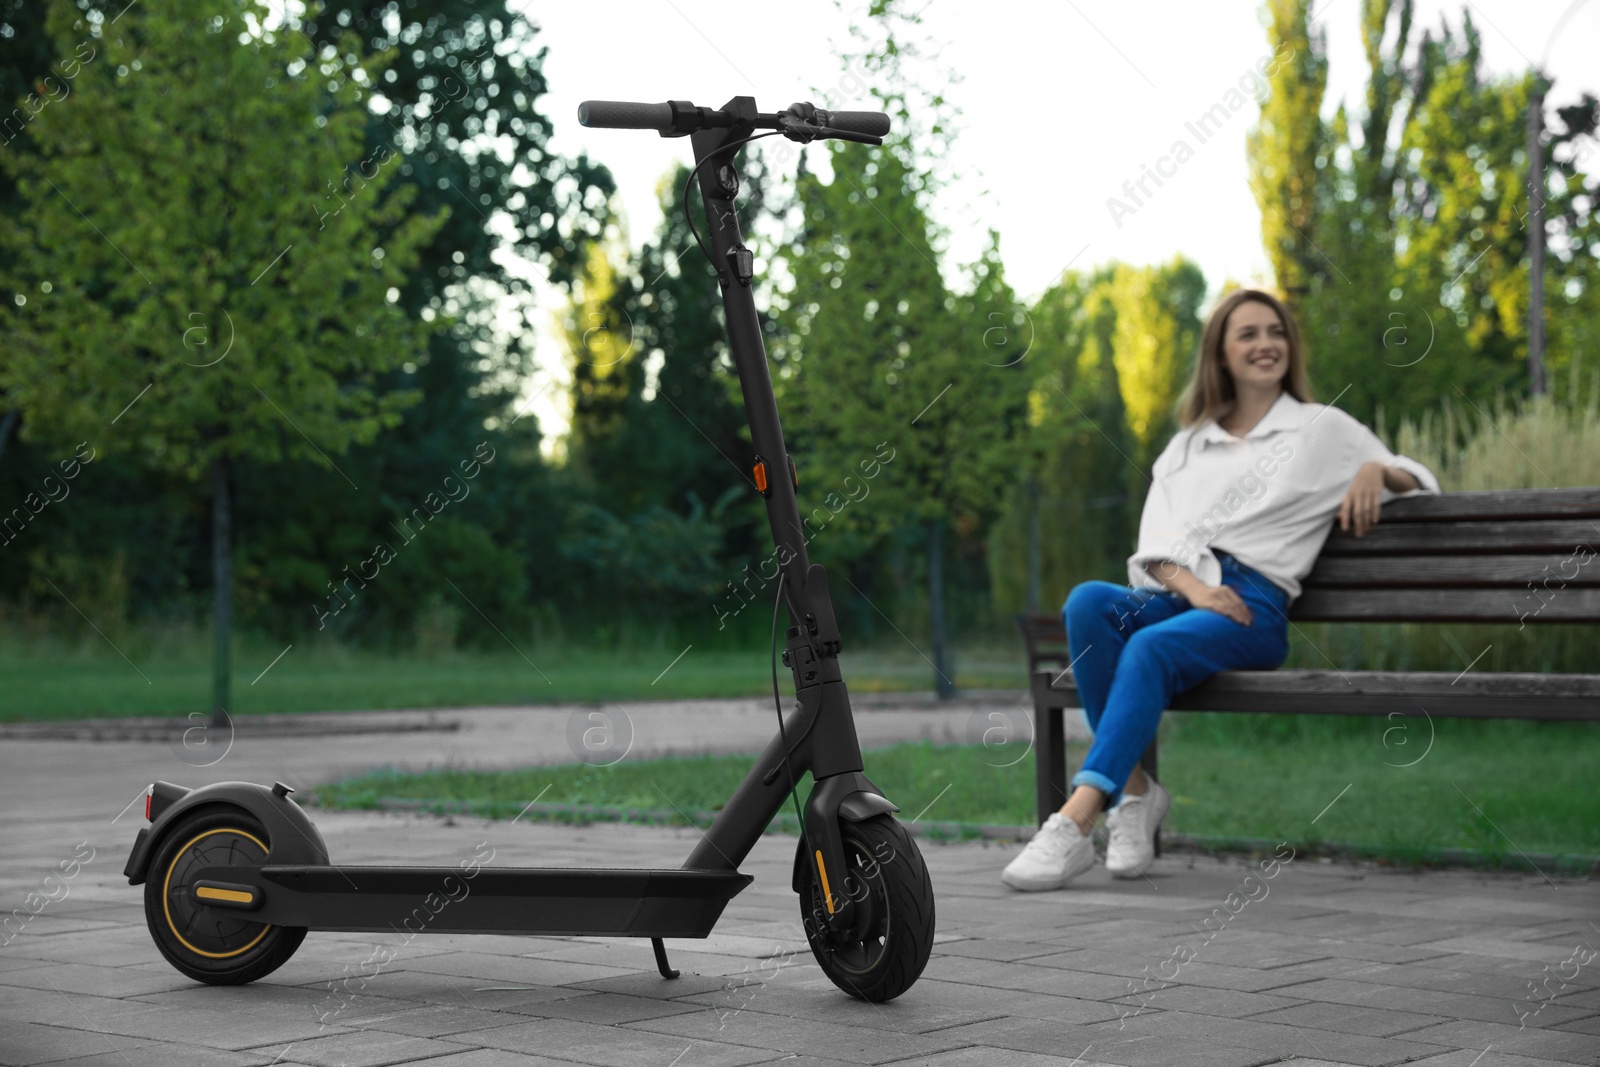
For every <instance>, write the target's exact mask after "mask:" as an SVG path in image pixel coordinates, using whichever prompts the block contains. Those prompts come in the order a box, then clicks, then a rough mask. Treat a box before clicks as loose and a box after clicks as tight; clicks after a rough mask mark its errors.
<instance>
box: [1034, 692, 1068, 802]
mask: <svg viewBox="0 0 1600 1067" xmlns="http://www.w3.org/2000/svg"><path fill="white" fill-rule="evenodd" d="M1034 717H1035V718H1036V719H1037V720H1038V721H1037V722H1035V723H1034V733H1035V735H1036V736H1035V738H1034V753H1033V768H1034V789H1035V794H1036V797H1037V801H1038V805H1039V825H1041V826H1043V825H1044V823H1045V821H1046V820H1047V819H1049V818H1050V816H1051V815H1052V814H1053V813H1054V812H1057V811H1060V810H1061V805H1063V804H1065V803H1066V802H1067V747H1066V740H1065V736H1064V730H1063V726H1062V720H1061V709H1060V708H1037V709H1035V711H1034Z"/></svg>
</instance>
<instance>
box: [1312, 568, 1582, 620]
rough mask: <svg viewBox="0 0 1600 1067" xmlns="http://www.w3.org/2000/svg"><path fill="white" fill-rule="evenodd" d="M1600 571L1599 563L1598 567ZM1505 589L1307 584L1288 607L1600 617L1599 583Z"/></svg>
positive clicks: (1478, 616)
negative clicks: (1539, 590)
mask: <svg viewBox="0 0 1600 1067" xmlns="http://www.w3.org/2000/svg"><path fill="white" fill-rule="evenodd" d="M1596 569H1597V570H1600V567H1597V568H1596ZM1542 593H1543V595H1542V596H1541V595H1539V594H1537V593H1535V591H1534V590H1533V589H1529V588H1528V587H1527V586H1526V585H1523V586H1520V587H1519V586H1511V587H1507V588H1504V589H1307V590H1306V591H1305V592H1304V593H1302V594H1301V595H1300V597H1299V598H1298V599H1296V600H1295V602H1294V604H1293V605H1292V606H1291V607H1290V608H1289V618H1290V619H1291V620H1293V621H1295V622H1515V623H1519V624H1523V623H1526V624H1527V625H1533V624H1534V623H1557V622H1564V623H1581V622H1590V623H1592V622H1596V621H1600V587H1596V586H1587V587H1585V586H1572V585H1569V586H1567V587H1566V588H1562V587H1560V586H1559V585H1554V584H1552V586H1551V587H1550V588H1548V589H1545V590H1542Z"/></svg>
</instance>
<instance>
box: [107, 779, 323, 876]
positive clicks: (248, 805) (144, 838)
mask: <svg viewBox="0 0 1600 1067" xmlns="http://www.w3.org/2000/svg"><path fill="white" fill-rule="evenodd" d="M162 784H163V785H166V783H162ZM171 788H172V787H171V786H168V789H171ZM206 807H218V808H237V809H240V810H242V811H244V812H246V813H248V814H249V815H251V816H253V817H254V818H255V819H256V821H257V822H259V823H260V824H261V825H262V827H263V828H264V829H265V830H266V831H267V849H268V852H269V854H270V855H271V856H272V862H273V863H274V864H292V865H300V864H318V865H326V864H327V863H328V846H327V845H326V844H324V843H323V840H322V834H320V833H318V832H317V828H316V826H315V825H314V824H313V823H312V821H311V819H310V818H309V817H308V816H307V815H306V813H305V812H304V811H302V810H301V809H300V805H298V804H296V803H295V802H294V801H292V800H290V799H289V797H288V795H287V794H285V795H283V796H279V795H278V794H277V793H276V792H274V791H273V790H272V789H270V788H268V787H267V786H264V785H256V784H255V783H254V782H218V783H216V784H215V785H208V786H202V787H201V788H199V789H192V790H190V791H188V792H187V793H185V794H184V795H183V796H182V797H181V798H179V799H178V800H175V801H173V802H172V803H170V804H169V805H167V808H166V810H165V811H163V812H161V813H160V814H159V815H157V816H156V819H155V822H153V823H152V824H151V825H149V826H146V827H143V828H142V829H140V831H139V836H138V837H137V839H135V841H134V843H133V852H132V854H130V855H129V856H128V865H127V867H126V868H125V869H124V870H123V872H122V873H123V874H125V875H127V876H128V884H129V885H141V884H143V882H144V880H145V877H146V875H147V874H148V873H149V869H150V857H151V856H153V855H154V854H155V851H156V849H157V848H158V847H159V846H160V844H161V842H162V841H163V840H164V839H165V838H166V836H167V834H168V833H169V832H170V831H171V830H172V828H173V827H174V826H176V825H177V824H178V823H179V822H181V821H182V820H183V819H184V817H185V816H186V815H188V814H190V813H192V812H194V811H196V810H198V809H200V808H206Z"/></svg>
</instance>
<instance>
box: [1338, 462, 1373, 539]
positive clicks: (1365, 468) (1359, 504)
mask: <svg viewBox="0 0 1600 1067" xmlns="http://www.w3.org/2000/svg"><path fill="white" fill-rule="evenodd" d="M1383 473H1384V466H1383V464H1382V463H1379V462H1378V461H1377V460H1369V461H1368V462H1366V463H1363V464H1362V465H1361V469H1360V470H1358V471H1356V476H1355V478H1354V479H1352V480H1351V482H1350V488H1349V489H1347V490H1345V494H1344V500H1343V501H1342V502H1341V503H1340V504H1339V529H1341V530H1348V529H1350V525H1351V523H1354V524H1355V535H1356V536H1357V537H1361V536H1363V535H1364V534H1365V533H1366V532H1367V531H1368V530H1370V529H1372V527H1374V526H1376V525H1377V524H1378V508H1379V507H1380V506H1381V504H1382V500H1383V496H1382V492H1383Z"/></svg>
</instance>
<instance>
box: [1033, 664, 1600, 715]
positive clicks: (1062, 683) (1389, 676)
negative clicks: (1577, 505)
mask: <svg viewBox="0 0 1600 1067" xmlns="http://www.w3.org/2000/svg"><path fill="white" fill-rule="evenodd" d="M1033 682H1034V685H1033V689H1034V695H1035V698H1036V699H1043V700H1045V701H1046V704H1047V706H1054V707H1078V706H1079V704H1078V688H1077V683H1076V681H1075V680H1074V679H1073V677H1072V672H1071V671H1070V670H1066V671H1052V670H1041V671H1038V672H1036V673H1035V674H1034V676H1033ZM1170 709H1171V710H1173V711H1239V712H1288V713H1292V714H1300V715H1388V714H1390V713H1391V712H1400V713H1401V714H1404V715H1420V714H1422V713H1424V712H1426V713H1427V714H1428V715H1433V716H1439V717H1443V718H1506V719H1551V720H1582V719H1589V720H1593V719H1597V718H1600V674H1539V673H1536V672H1516V673H1506V674H1482V673H1473V672H1471V671H1468V672H1466V673H1463V674H1459V675H1458V674H1451V673H1449V672H1448V671H1344V672H1340V671H1301V670H1290V671H1284V670H1277V671H1223V672H1222V673H1221V674H1218V675H1215V676H1213V677H1212V678H1211V679H1209V680H1208V681H1206V682H1203V683H1201V684H1200V685H1197V686H1195V687H1194V688H1193V689H1190V690H1187V691H1186V692H1183V693H1180V694H1179V695H1178V696H1177V697H1175V698H1174V699H1173V701H1172V703H1171V705H1170Z"/></svg>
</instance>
